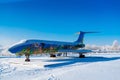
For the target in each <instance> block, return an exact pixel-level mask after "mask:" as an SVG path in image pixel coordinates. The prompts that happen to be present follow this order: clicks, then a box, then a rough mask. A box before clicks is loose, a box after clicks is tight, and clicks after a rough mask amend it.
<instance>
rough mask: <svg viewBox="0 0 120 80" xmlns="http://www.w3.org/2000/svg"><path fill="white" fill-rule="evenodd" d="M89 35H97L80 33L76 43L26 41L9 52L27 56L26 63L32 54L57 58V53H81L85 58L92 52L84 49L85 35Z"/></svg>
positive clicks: (80, 55) (11, 48)
mask: <svg viewBox="0 0 120 80" xmlns="http://www.w3.org/2000/svg"><path fill="white" fill-rule="evenodd" d="M88 33H96V32H83V31H80V32H78V34H79V37H78V39H77V40H76V41H74V42H62V41H49V40H36V39H35V40H34V39H31V40H26V41H24V42H23V43H20V44H16V45H14V46H12V47H10V48H9V49H8V50H9V51H10V52H11V53H15V54H19V55H23V54H24V55H25V56H26V59H25V61H26V62H29V61H30V59H29V57H30V55H31V54H38V53H39V54H42V53H49V54H50V57H56V55H55V54H56V52H60V53H68V52H74V53H79V57H80V58H84V57H85V55H84V54H85V53H90V52H92V51H91V50H87V49H82V48H84V47H85V44H84V43H83V40H84V35H85V34H88ZM80 48H81V49H80Z"/></svg>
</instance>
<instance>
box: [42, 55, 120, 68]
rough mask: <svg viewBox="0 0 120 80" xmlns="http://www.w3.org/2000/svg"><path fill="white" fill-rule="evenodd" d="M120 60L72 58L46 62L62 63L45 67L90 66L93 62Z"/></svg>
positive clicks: (115, 58)
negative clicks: (76, 64)
mask: <svg viewBox="0 0 120 80" xmlns="http://www.w3.org/2000/svg"><path fill="white" fill-rule="evenodd" d="M117 59H120V57H111V58H107V57H86V58H76V57H71V58H69V59H56V60H46V62H60V63H55V64H49V65H45V66H44V67H46V68H58V67H62V66H67V65H71V64H75V63H83V64H88V63H93V62H105V61H112V60H117Z"/></svg>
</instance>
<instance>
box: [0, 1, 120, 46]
mask: <svg viewBox="0 0 120 80" xmlns="http://www.w3.org/2000/svg"><path fill="white" fill-rule="evenodd" d="M119 4H120V1H119V0H0V36H1V38H0V44H1V45H10V44H13V43H15V42H18V41H20V40H22V39H47V40H58V41H59V40H60V41H74V40H76V38H77V37H78V35H75V33H76V32H78V31H98V32H101V33H97V34H89V35H86V37H85V43H86V44H97V45H104V44H112V42H113V40H118V41H120V5H119Z"/></svg>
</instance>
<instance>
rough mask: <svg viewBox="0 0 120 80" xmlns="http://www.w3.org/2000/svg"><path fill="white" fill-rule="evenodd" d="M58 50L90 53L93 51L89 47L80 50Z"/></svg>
mask: <svg viewBox="0 0 120 80" xmlns="http://www.w3.org/2000/svg"><path fill="white" fill-rule="evenodd" d="M58 52H74V53H90V52H93V51H92V50H88V49H79V50H72V49H61V50H58Z"/></svg>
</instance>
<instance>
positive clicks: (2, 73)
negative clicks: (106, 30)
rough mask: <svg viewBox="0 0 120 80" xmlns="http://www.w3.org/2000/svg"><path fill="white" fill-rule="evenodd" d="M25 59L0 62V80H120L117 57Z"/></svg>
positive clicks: (119, 57)
mask: <svg viewBox="0 0 120 80" xmlns="http://www.w3.org/2000/svg"><path fill="white" fill-rule="evenodd" d="M24 59H25V58H24V57H22V58H0V80H120V76H119V73H120V69H119V68H120V54H119V53H116V54H115V53H114V54H112V53H109V54H108V53H107V54H106V53H102V54H101V53H97V54H95V53H93V54H87V55H86V58H77V57H57V58H50V57H47V56H46V57H45V56H44V57H31V62H24Z"/></svg>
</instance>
